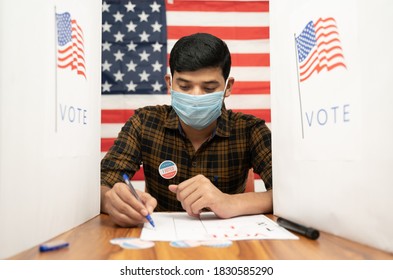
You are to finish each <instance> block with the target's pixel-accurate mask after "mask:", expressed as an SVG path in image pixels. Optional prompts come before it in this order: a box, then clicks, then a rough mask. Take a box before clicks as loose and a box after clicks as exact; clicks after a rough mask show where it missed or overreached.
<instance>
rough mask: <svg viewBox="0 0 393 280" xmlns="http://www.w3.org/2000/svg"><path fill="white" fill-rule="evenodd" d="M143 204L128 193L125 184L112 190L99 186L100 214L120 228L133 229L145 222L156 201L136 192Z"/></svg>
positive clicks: (118, 184)
mask: <svg viewBox="0 0 393 280" xmlns="http://www.w3.org/2000/svg"><path fill="white" fill-rule="evenodd" d="M136 192H137V193H138V195H139V197H140V199H141V200H142V202H143V203H141V202H139V201H138V200H137V199H136V198H135V197H134V196H133V195H132V193H131V192H130V190H129V189H128V187H127V185H126V184H125V183H122V182H119V183H116V184H115V185H114V186H113V187H112V188H109V187H107V186H101V212H102V213H107V214H108V215H109V216H110V217H111V219H112V220H113V222H115V223H116V224H117V225H119V226H121V227H133V226H137V225H138V224H142V223H144V222H146V221H147V220H146V218H145V217H146V216H147V214H151V213H152V212H153V210H154V208H156V206H157V200H156V199H155V198H154V197H152V196H151V195H150V194H148V193H146V192H141V191H139V190H136Z"/></svg>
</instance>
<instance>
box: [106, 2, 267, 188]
mask: <svg viewBox="0 0 393 280" xmlns="http://www.w3.org/2000/svg"><path fill="white" fill-rule="evenodd" d="M196 32H207V33H211V34H213V35H216V36H217V37H219V38H221V39H223V40H224V41H225V42H226V43H227V44H228V47H229V50H230V51H231V55H232V70H231V74H230V75H231V76H233V77H234V78H235V85H234V88H233V91H232V95H231V96H230V97H229V98H227V99H226V101H225V104H226V107H227V108H228V109H232V110H234V111H241V112H245V113H249V114H253V115H256V116H258V117H260V118H262V119H264V120H266V122H267V123H268V125H269V126H270V55H269V1H252V0H249V1H225V0H221V1H199V0H194V1H188V0H167V1H165V0H143V1H142V0H132V1H129V0H112V1H111V0H106V1H103V6H102V111H101V113H102V115H101V123H102V125H101V153H102V156H104V155H105V153H106V152H107V151H108V149H109V148H110V147H111V146H112V144H113V141H114V139H115V138H116V137H117V134H118V133H119V131H120V129H121V127H122V126H123V124H124V123H125V122H126V121H127V119H128V118H129V117H130V116H132V114H133V113H134V110H135V109H137V108H140V107H143V106H146V105H156V104H170V95H169V94H168V92H167V89H166V87H165V83H164V75H165V74H166V73H167V72H168V71H169V68H168V61H169V53H170V51H171V49H172V47H173V45H174V43H175V42H176V41H177V40H178V39H179V38H180V37H182V36H184V35H188V34H193V33H196ZM133 180H143V172H142V169H141V171H140V172H138V173H137V174H136V175H135V176H134V178H133Z"/></svg>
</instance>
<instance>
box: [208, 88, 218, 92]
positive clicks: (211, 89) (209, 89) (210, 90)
mask: <svg viewBox="0 0 393 280" xmlns="http://www.w3.org/2000/svg"><path fill="white" fill-rule="evenodd" d="M215 90H216V88H205V92H214V91H215Z"/></svg>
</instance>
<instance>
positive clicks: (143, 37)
mask: <svg viewBox="0 0 393 280" xmlns="http://www.w3.org/2000/svg"><path fill="white" fill-rule="evenodd" d="M139 37H141V42H149V37H150V34H147V33H146V31H143V33H141V34H139Z"/></svg>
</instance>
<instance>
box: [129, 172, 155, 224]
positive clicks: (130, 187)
mask: <svg viewBox="0 0 393 280" xmlns="http://www.w3.org/2000/svg"><path fill="white" fill-rule="evenodd" d="M123 179H124V181H125V182H126V184H127V186H128V188H129V189H130V191H131V193H132V194H133V195H134V196H135V198H136V199H138V201H139V202H141V203H142V204H143V202H142V200H141V199H140V198H139V195H138V194H137V193H136V191H135V189H134V186H133V185H132V184H131V182H130V178H129V177H128V176H127V174H123ZM146 219H147V220H148V221H149V223H150V224H151V225H152V227H155V225H154V222H153V219H152V218H151V216H150V214H147V216H146Z"/></svg>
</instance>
